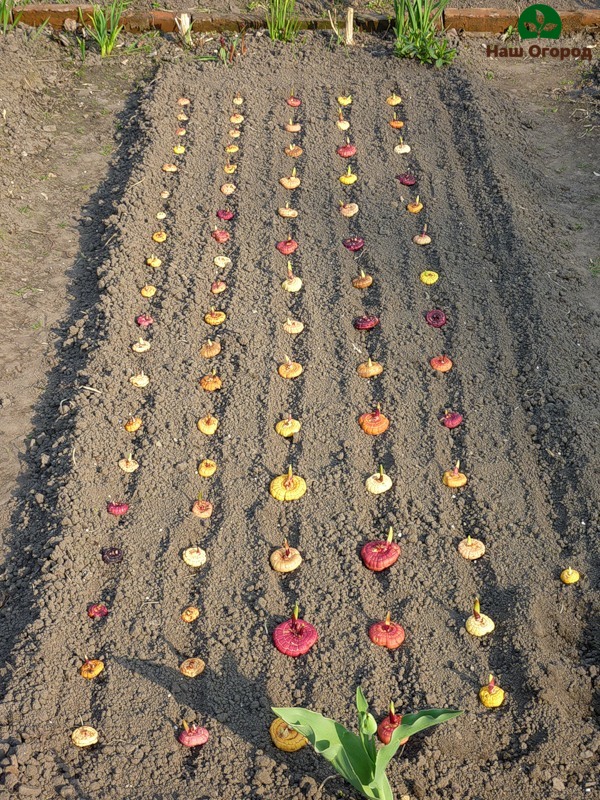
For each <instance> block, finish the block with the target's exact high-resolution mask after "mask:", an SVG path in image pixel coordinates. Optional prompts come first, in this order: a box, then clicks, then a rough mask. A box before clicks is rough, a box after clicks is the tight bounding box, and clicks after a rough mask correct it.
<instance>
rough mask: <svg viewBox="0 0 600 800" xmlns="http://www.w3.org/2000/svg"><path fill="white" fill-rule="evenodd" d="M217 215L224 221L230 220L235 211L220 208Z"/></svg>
mask: <svg viewBox="0 0 600 800" xmlns="http://www.w3.org/2000/svg"><path fill="white" fill-rule="evenodd" d="M217 217H218V218H219V219H222V220H223V221H224V222H229V220H231V219H233V218H234V217H235V214H234V213H233V211H230V210H229V209H228V208H220V209H219V210H218V211H217Z"/></svg>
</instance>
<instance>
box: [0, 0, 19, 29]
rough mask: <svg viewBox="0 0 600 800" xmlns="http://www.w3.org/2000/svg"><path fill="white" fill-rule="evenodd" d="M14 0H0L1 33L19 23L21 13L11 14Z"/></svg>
mask: <svg viewBox="0 0 600 800" xmlns="http://www.w3.org/2000/svg"><path fill="white" fill-rule="evenodd" d="M14 7H15V2H14V0H0V29H2V33H8V31H12V30H14V29H15V28H16V27H17V25H18V24H19V20H20V19H21V15H20V14H17V16H16V17H15V16H13V10H14Z"/></svg>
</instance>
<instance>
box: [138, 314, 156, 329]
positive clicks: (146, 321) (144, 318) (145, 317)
mask: <svg viewBox="0 0 600 800" xmlns="http://www.w3.org/2000/svg"><path fill="white" fill-rule="evenodd" d="M135 321H136V323H137V324H138V325H139V326H140V328H142V329H143V330H147V329H148V328H149V327H150V325H153V324H154V320H153V319H152V317H151V316H150V314H140V315H139V316H138V317H136V319H135Z"/></svg>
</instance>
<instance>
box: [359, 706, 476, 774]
mask: <svg viewBox="0 0 600 800" xmlns="http://www.w3.org/2000/svg"><path fill="white" fill-rule="evenodd" d="M462 713H463V712H462V711H453V710H448V709H445V708H426V709H424V710H423V711H418V712H417V713H416V714H405V715H404V716H403V717H402V722H401V723H400V725H399V726H398V727H397V728H396V730H395V731H394V733H393V734H392V738H391V739H390V742H389V744H386V745H384V746H383V747H382V748H380V749H379V751H378V753H377V764H376V768H375V777H376V778H377V777H379V776H381V775H383V774H384V773H385V770H386V769H387V766H388V764H389V763H390V761H391V760H392V758H393V757H394V756H395V755H396V751H397V750H398V748H399V747H400V742H401V740H402V739H406V737H407V736H414V734H415V733H418V732H419V731H423V730H425V729H426V728H431V727H432V726H433V725H440V724H441V723H442V722H447V720H449V719H453V718H454V717H458V716H459V714H462Z"/></svg>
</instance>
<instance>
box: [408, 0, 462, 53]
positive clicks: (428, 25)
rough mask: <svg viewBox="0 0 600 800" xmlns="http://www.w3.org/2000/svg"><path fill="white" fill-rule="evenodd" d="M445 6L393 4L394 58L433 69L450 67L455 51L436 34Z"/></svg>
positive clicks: (421, 0) (432, 1)
mask: <svg viewBox="0 0 600 800" xmlns="http://www.w3.org/2000/svg"><path fill="white" fill-rule="evenodd" d="M447 3H448V0H394V11H395V14H396V22H395V23H394V34H395V37H396V41H395V44H394V54H395V55H397V56H398V57H399V58H416V59H417V61H420V62H421V63H422V64H434V65H435V66H436V67H443V66H444V65H445V64H450V63H451V62H452V61H453V60H454V57H455V56H456V50H455V49H454V48H452V47H450V45H449V43H448V41H447V39H444V38H443V36H440V33H439V32H438V31H437V30H436V26H437V24H438V23H439V22H440V20H441V19H442V14H443V13H444V9H445V8H446V5H447Z"/></svg>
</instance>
